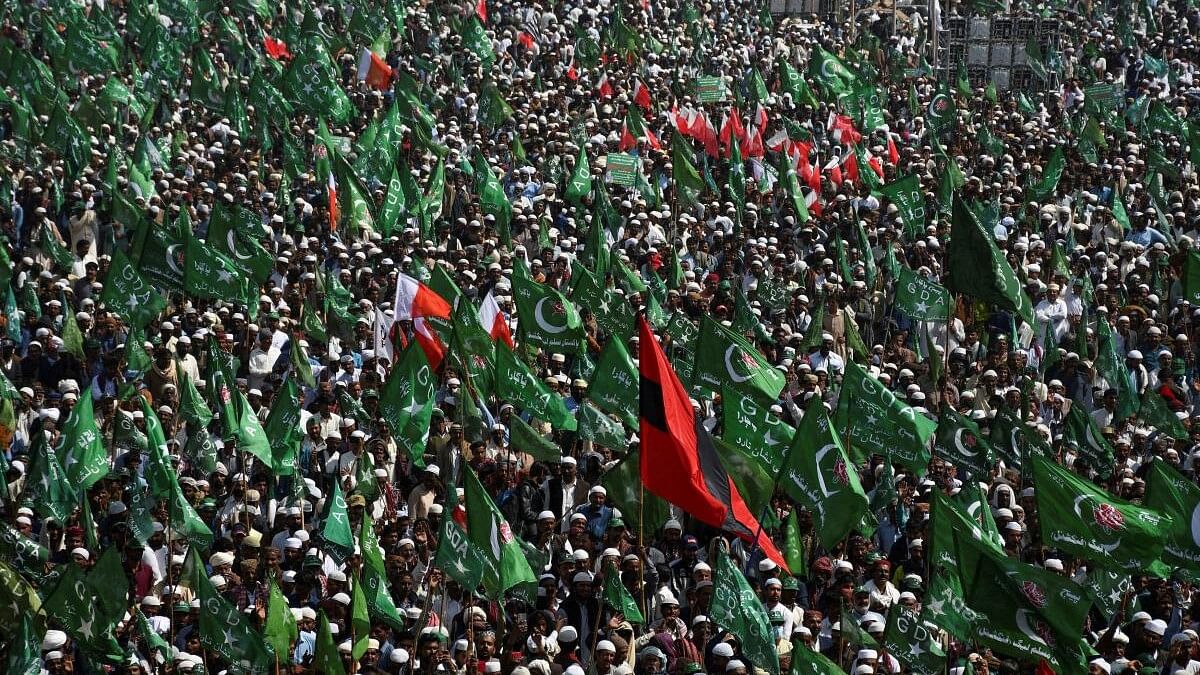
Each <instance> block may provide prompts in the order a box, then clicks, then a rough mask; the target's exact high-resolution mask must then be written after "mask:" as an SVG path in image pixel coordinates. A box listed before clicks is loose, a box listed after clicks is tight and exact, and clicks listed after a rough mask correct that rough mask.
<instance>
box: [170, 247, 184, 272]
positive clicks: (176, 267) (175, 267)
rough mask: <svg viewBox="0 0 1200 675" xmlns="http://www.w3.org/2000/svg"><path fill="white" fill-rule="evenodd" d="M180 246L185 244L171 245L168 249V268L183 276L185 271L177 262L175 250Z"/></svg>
mask: <svg viewBox="0 0 1200 675" xmlns="http://www.w3.org/2000/svg"><path fill="white" fill-rule="evenodd" d="M180 246H183V244H171V245H170V246H168V247H167V267H170V268H171V271H172V272H174V273H176V274H178V275H180V276H183V269H182V268H180V267H179V265H178V264H176V262H175V249H177V248H179V247H180Z"/></svg>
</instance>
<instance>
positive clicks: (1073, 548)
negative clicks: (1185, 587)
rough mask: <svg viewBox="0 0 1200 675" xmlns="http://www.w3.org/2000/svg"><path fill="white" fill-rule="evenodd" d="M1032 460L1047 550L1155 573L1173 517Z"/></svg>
mask: <svg viewBox="0 0 1200 675" xmlns="http://www.w3.org/2000/svg"><path fill="white" fill-rule="evenodd" d="M1030 459H1031V460H1032V461H1033V482H1034V486H1035V487H1036V490H1037V491H1036V498H1037V505H1038V514H1039V518H1038V521H1039V522H1040V524H1041V528H1042V541H1043V542H1045V544H1046V545H1047V546H1052V547H1054V548H1057V549H1059V550H1061V551H1063V552H1064V553H1069V554H1071V555H1076V556H1079V557H1080V558H1083V559H1085V560H1091V561H1093V562H1095V563H1097V564H1099V565H1103V566H1106V567H1110V568H1117V569H1125V570H1129V571H1141V570H1150V569H1151V566H1152V565H1154V563H1155V562H1156V561H1157V560H1158V559H1159V557H1160V556H1161V554H1162V551H1163V546H1164V545H1165V544H1166V541H1167V535H1168V534H1169V533H1170V532H1171V531H1172V528H1174V527H1175V519H1174V518H1172V517H1171V516H1169V515H1164V514H1162V513H1160V512H1158V511H1155V510H1153V509H1149V508H1145V507H1142V506H1137V505H1134V504H1130V503H1129V502H1127V501H1125V500H1123V499H1120V498H1118V497H1114V496H1113V495H1111V494H1109V493H1108V492H1105V491H1104V490H1101V489H1100V488H1098V487H1096V486H1095V485H1094V484H1092V483H1090V482H1088V481H1087V480H1085V479H1084V478H1082V477H1080V476H1078V475H1076V474H1074V473H1072V472H1071V471H1068V470H1067V469H1065V468H1063V467H1061V466H1059V465H1058V464H1055V463H1054V462H1052V461H1050V460H1048V459H1045V458H1043V457H1040V456H1037V455H1035V456H1033V457H1032V458H1030Z"/></svg>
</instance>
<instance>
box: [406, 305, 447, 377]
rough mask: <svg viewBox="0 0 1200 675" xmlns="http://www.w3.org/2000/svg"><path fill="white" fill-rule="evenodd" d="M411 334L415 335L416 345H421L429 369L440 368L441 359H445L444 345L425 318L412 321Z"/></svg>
mask: <svg viewBox="0 0 1200 675" xmlns="http://www.w3.org/2000/svg"><path fill="white" fill-rule="evenodd" d="M413 332H414V333H415V334H416V338H417V344H419V345H421V350H422V351H424V352H425V359H426V360H428V361H429V367H430V368H433V369H434V370H437V369H438V368H440V367H441V365H442V359H444V358H446V345H444V344H442V339H441V338H439V337H438V336H437V333H435V332H433V328H431V327H430V326H429V322H428V321H427V320H426V319H425V317H423V316H418V317H416V318H415V319H413Z"/></svg>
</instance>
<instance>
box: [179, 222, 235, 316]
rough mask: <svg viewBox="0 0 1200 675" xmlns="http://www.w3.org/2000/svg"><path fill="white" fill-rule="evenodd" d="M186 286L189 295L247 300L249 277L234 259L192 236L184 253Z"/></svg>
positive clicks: (184, 282)
mask: <svg viewBox="0 0 1200 675" xmlns="http://www.w3.org/2000/svg"><path fill="white" fill-rule="evenodd" d="M183 285H184V288H185V289H186V290H187V292H188V293H189V294H191V295H195V296H198V297H201V298H207V299H209V300H226V301H231V302H241V301H243V300H245V299H246V289H247V282H246V279H245V277H243V276H242V275H241V274H240V273H239V272H238V270H237V267H235V266H234V264H233V261H231V260H230V259H229V258H227V257H226V256H224V255H222V254H221V253H218V252H217V250H216V249H214V248H212V247H211V246H208V245H207V244H205V243H204V242H202V241H200V240H199V239H197V238H195V237H190V236H189V237H188V240H187V247H186V250H185V253H184V265H183Z"/></svg>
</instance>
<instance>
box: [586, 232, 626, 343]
mask: <svg viewBox="0 0 1200 675" xmlns="http://www.w3.org/2000/svg"><path fill="white" fill-rule="evenodd" d="M592 229H593V230H595V229H598V224H597V223H596V222H595V221H593V223H592ZM574 272H575V281H574V284H573V285H572V288H571V300H572V301H573V302H574V303H575V304H576V305H578V306H579V307H581V308H586V309H587V310H588V311H590V312H591V313H592V314H593V315H594V316H595V317H596V323H598V324H600V327H601V328H603V329H604V330H606V331H608V332H609V333H610V334H612V335H631V334H632V331H633V308H632V307H630V305H629V302H628V301H627V300H626V299H625V298H624V297H623V296H621V295H619V294H618V293H616V292H615V291H614V290H613V289H611V288H608V287H606V286H603V285H602V283H603V282H602V281H601V277H599V276H598V275H594V274H592V273H591V272H590V271H588V269H587V268H585V267H580V268H578V269H576V270H575V271H574Z"/></svg>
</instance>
